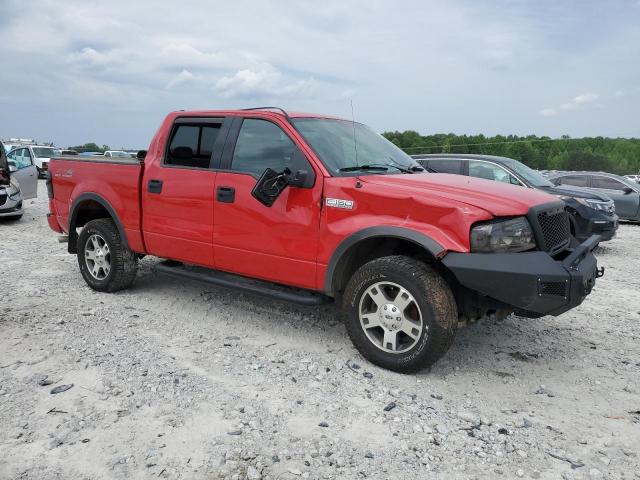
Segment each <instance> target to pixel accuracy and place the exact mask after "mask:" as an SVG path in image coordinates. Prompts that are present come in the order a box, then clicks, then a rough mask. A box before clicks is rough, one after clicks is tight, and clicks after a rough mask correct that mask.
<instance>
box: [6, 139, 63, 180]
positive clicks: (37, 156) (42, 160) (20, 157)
mask: <svg viewBox="0 0 640 480" xmlns="http://www.w3.org/2000/svg"><path fill="white" fill-rule="evenodd" d="M55 156H56V153H55V149H54V148H53V147H49V146H47V145H24V146H21V147H16V148H14V149H13V150H11V152H10V153H9V155H7V157H9V161H14V162H15V163H16V165H18V163H20V164H27V163H29V164H31V165H35V166H36V168H37V169H38V177H39V178H44V177H45V175H46V173H47V170H48V169H49V160H50V159H51V157H55Z"/></svg>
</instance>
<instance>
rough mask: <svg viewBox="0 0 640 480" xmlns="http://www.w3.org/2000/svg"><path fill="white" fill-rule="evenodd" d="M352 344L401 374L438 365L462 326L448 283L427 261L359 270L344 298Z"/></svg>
mask: <svg viewBox="0 0 640 480" xmlns="http://www.w3.org/2000/svg"><path fill="white" fill-rule="evenodd" d="M342 312H343V319H344V322H345V326H346V328H347V332H348V334H349V337H350V338H351V341H352V342H353V344H354V345H355V347H356V348H357V349H358V351H359V352H360V353H361V354H362V356H364V357H365V358H366V359H368V360H369V361H371V362H372V363H375V364H376V365H378V366H380V367H383V368H387V369H389V370H394V371H396V372H401V373H411V372H415V371H417V370H420V369H422V368H424V367H429V366H431V365H432V364H433V363H435V362H436V361H437V360H438V359H439V358H440V357H441V356H442V355H444V353H445V352H446V351H447V350H448V349H449V347H450V346H451V344H452V343H453V339H454V337H455V332H456V327H457V324H458V312H457V308H456V302H455V299H454V297H453V294H452V292H451V289H450V288H449V285H448V284H447V282H446V281H445V280H444V279H443V278H442V277H441V276H440V275H439V274H438V273H437V272H436V271H435V270H434V269H433V268H431V267H430V266H429V265H427V264H426V263H424V262H422V261H419V260H416V259H413V258H410V257H406V256H401V255H398V256H389V257H382V258H378V259H375V260H372V261H370V262H368V263H366V264H365V265H363V266H362V267H360V268H359V269H358V270H357V271H356V272H355V274H354V275H353V277H352V278H351V280H349V283H348V285H347V288H346V289H345V292H344V296H343V299H342Z"/></svg>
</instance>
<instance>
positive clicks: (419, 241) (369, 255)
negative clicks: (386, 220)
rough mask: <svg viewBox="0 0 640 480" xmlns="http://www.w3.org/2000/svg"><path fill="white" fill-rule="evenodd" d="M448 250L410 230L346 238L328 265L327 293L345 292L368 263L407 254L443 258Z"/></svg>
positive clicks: (389, 229)
mask: <svg viewBox="0 0 640 480" xmlns="http://www.w3.org/2000/svg"><path fill="white" fill-rule="evenodd" d="M445 251H446V249H445V248H444V247H443V246H442V245H440V244H439V243H438V242H437V241H435V240H434V239H432V238H431V237H428V236H427V235H424V234H422V233H419V232H416V231H415V230H410V229H408V228H402V227H370V228H365V229H363V230H359V231H357V232H355V233H353V234H351V235H350V236H349V237H347V238H345V239H344V240H343V241H342V242H341V243H340V244H339V245H338V247H337V248H336V249H335V251H334V252H333V254H332V255H331V259H330V260H329V264H328V265H327V270H326V272H325V280H324V292H325V294H326V295H328V296H330V297H335V296H337V295H338V294H339V293H340V292H341V291H342V290H344V288H345V286H346V283H347V282H348V280H349V278H350V277H351V275H352V274H353V273H354V272H355V271H356V270H357V269H358V268H359V267H360V266H362V265H364V264H365V263H366V262H368V261H370V260H373V259H374V258H378V257H381V256H385V255H393V254H398V253H406V254H408V255H413V256H426V257H427V258H428V259H430V260H435V259H437V258H439V257H440V256H441V255H442V253H443V252H445Z"/></svg>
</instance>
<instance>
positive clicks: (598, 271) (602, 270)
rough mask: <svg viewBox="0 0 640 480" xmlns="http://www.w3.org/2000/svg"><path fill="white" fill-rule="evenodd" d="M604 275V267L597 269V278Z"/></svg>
mask: <svg viewBox="0 0 640 480" xmlns="http://www.w3.org/2000/svg"><path fill="white" fill-rule="evenodd" d="M603 275H604V267H600V268H596V278H600V277H601V276H603Z"/></svg>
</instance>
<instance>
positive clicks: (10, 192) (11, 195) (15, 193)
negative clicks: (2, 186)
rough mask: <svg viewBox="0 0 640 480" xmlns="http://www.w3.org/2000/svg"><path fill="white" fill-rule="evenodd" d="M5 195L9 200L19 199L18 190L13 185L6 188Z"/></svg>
mask: <svg viewBox="0 0 640 480" xmlns="http://www.w3.org/2000/svg"><path fill="white" fill-rule="evenodd" d="M7 195H9V198H10V199H11V200H17V199H18V198H20V189H19V188H18V187H16V186H15V185H14V184H13V183H11V184H10V185H9V186H8V187H7Z"/></svg>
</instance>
